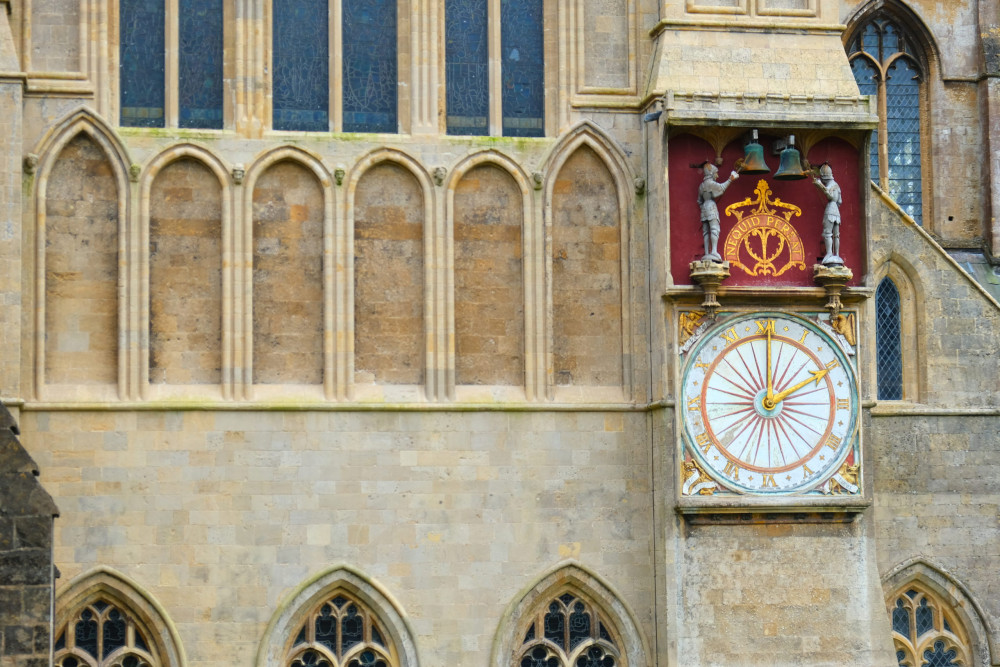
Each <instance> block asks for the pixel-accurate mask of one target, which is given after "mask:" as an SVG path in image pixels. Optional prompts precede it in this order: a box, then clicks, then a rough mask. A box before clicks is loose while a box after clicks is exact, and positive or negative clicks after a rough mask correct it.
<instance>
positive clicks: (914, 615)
mask: <svg viewBox="0 0 1000 667" xmlns="http://www.w3.org/2000/svg"><path fill="white" fill-rule="evenodd" d="M890 614H891V619H892V641H893V644H894V645H895V647H896V660H897V661H898V662H899V665H900V667H960V666H961V667H965V666H967V665H971V664H972V663H971V661H970V653H969V648H968V647H969V642H968V638H967V637H966V636H965V632H964V629H963V628H962V626H961V623H960V622H959V621H958V619H957V618H956V617H955V616H954V614H953V613H952V612H951V610H950V609H949V607H948V605H946V604H945V603H943V602H942V601H941V600H940V599H938V597H937V596H935V595H933V594H932V593H930V592H929V591H926V590H924V589H922V588H921V587H917V586H914V587H912V588H907V590H906V591H905V592H904V593H901V594H900V595H898V596H897V597H896V598H895V600H894V601H893V602H892V603H891V605H890Z"/></svg>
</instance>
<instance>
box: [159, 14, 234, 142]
mask: <svg viewBox="0 0 1000 667" xmlns="http://www.w3.org/2000/svg"><path fill="white" fill-rule="evenodd" d="M179 2H180V4H179V9H180V12H179V15H178V22H179V38H178V39H179V41H178V49H177V67H178V85H177V97H178V105H179V111H180V118H179V119H178V124H179V125H180V127H193V128H214V129H222V52H223V50H222V0H179ZM161 4H162V0H161Z"/></svg>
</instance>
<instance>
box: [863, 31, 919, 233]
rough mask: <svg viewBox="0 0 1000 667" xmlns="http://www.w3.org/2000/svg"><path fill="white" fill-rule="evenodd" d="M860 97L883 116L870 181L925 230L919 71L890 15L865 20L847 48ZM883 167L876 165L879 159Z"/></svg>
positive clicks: (874, 140)
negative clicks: (873, 100)
mask: <svg viewBox="0 0 1000 667" xmlns="http://www.w3.org/2000/svg"><path fill="white" fill-rule="evenodd" d="M847 50H848V54H849V55H850V58H851V69H852V70H853V72H854V78H855V80H856V81H857V83H858V89H859V91H860V92H861V94H862V95H877V96H878V99H879V102H880V103H879V113H880V115H881V118H880V123H879V130H878V131H877V132H876V133H875V134H874V135H873V137H872V156H871V164H872V169H871V176H872V179H873V180H877V181H878V182H879V183H880V184H881V186H882V187H883V188H884V189H885V190H886V191H887V192H888V193H889V195H890V196H891V197H892V198H893V199H894V200H895V201H896V203H898V204H899V206H900V208H902V209H903V211H904V212H906V214H907V215H909V216H910V217H912V218H913V219H914V220H915V221H916V222H917V224H923V212H922V200H923V196H922V184H921V182H922V179H921V167H920V162H921V154H920V150H921V149H920V95H921V87H920V76H921V72H920V67H919V65H918V64H917V63H918V61H917V58H916V49H915V48H914V44H913V40H912V39H910V38H909V37H908V36H907V35H906V33H905V32H904V31H903V30H901V29H900V27H899V25H898V24H896V23H895V22H893V21H892V20H891V18H890V17H889V16H888V15H885V14H877V15H876V16H874V17H873V18H871V19H869V21H868V22H867V23H865V25H864V26H862V27H861V29H860V30H859V31H858V32H857V33H856V35H855V36H854V37H853V38H852V39H851V40H850V42H849V43H848V47H847ZM880 152H881V154H882V155H884V156H886V158H885V159H886V163H885V164H882V165H880V164H879V157H878V156H879V153H880Z"/></svg>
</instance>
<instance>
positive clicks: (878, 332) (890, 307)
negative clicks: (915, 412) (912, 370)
mask: <svg viewBox="0 0 1000 667" xmlns="http://www.w3.org/2000/svg"><path fill="white" fill-rule="evenodd" d="M875 353H876V356H877V367H878V368H877V376H878V398H879V400H884V401H898V400H902V398H903V356H902V348H901V345H900V312H899V291H898V290H897V289H896V285H895V283H893V282H892V280H890V279H889V278H885V279H883V280H882V282H881V283H879V286H878V289H877V290H876V291H875Z"/></svg>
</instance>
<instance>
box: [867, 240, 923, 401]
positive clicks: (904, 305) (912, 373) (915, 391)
mask: <svg viewBox="0 0 1000 667" xmlns="http://www.w3.org/2000/svg"><path fill="white" fill-rule="evenodd" d="M873 277H874V281H873V285H874V287H876V290H877V289H878V288H879V287H880V286H881V285H883V282H884V281H886V280H889V281H891V283H892V286H893V287H895V289H896V292H897V293H898V296H899V310H898V323H899V361H900V364H901V372H902V382H901V390H902V400H904V401H909V402H913V403H919V402H921V401H922V400H923V399H924V398H925V397H926V372H925V370H924V360H925V359H926V358H927V355H926V354H925V351H924V345H925V343H924V338H923V335H922V334H921V330H920V327H919V326H918V322H921V321H923V317H924V289H923V285H922V283H921V281H920V275H919V274H918V273H917V271H916V269H915V268H914V267H913V265H912V264H910V263H909V261H907V259H906V258H905V257H903V256H901V255H899V254H898V253H896V252H892V253H890V255H889V256H888V257H887V258H886V260H885V261H884V262H883V263H882V264H881V265H879V266H878V268H877V269H876V270H875V272H874V273H873ZM872 305H873V307H874V308H876V317H875V318H873V321H877V308H878V303H877V299H874V300H873V304H872ZM872 342H873V343H875V342H876V341H872ZM872 348H873V349H874V354H875V362H876V364H875V366H874V367H875V368H878V363H879V361H880V358H879V355H880V354H881V353H882V351H881V350H880V349H879V347H878V345H872ZM876 379H877V378H876Z"/></svg>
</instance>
